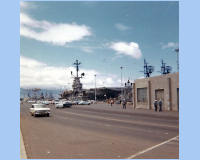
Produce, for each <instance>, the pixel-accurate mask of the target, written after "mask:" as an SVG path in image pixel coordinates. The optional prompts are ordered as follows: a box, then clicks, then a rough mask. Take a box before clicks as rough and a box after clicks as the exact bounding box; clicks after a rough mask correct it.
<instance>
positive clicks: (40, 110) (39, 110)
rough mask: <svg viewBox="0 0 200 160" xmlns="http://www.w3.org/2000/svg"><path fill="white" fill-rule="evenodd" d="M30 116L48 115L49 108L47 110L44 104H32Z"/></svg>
mask: <svg viewBox="0 0 200 160" xmlns="http://www.w3.org/2000/svg"><path fill="white" fill-rule="evenodd" d="M30 114H31V116H34V117H36V116H37V115H47V116H49V115H50V108H47V106H46V104H32V106H31V108H30Z"/></svg>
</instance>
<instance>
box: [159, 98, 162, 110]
mask: <svg viewBox="0 0 200 160" xmlns="http://www.w3.org/2000/svg"><path fill="white" fill-rule="evenodd" d="M159 112H162V101H161V100H160V102H159Z"/></svg>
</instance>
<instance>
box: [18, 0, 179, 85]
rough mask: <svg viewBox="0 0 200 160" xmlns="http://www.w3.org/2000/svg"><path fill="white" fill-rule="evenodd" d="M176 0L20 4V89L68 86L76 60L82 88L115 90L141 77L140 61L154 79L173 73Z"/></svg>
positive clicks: (176, 33) (174, 69)
mask: <svg viewBox="0 0 200 160" xmlns="http://www.w3.org/2000/svg"><path fill="white" fill-rule="evenodd" d="M177 48H179V2H178V1H175V2H170V1H160V2H159V1H158V2H156V1H154V2H151V1H149V2H148V1H145V2H142V1H140V2H134V1H127V2H124V1H122V2H120V1H111V2H106V1H99V2H95V1H89V2H84V1H82V2H80V1H79V2H76V1H75V2H67V1H63V2H50V1H46V2H39V1H38V2H37V1H35V2H20V87H21V88H33V87H39V88H47V89H53V88H54V89H55V88H56V89H59V88H60V86H66V87H67V88H71V87H70V86H69V85H68V83H70V85H71V84H72V81H73V79H72V78H71V71H73V73H74V74H75V73H76V71H75V67H74V66H73V63H74V62H75V61H76V60H79V62H82V65H81V67H80V72H79V75H80V74H81V73H82V72H84V73H85V76H84V78H82V79H81V82H82V83H83V88H93V87H94V85H95V77H94V75H97V77H96V85H97V87H103V86H105V87H120V86H121V69H120V68H119V67H121V66H123V67H124V68H123V69H122V76H123V84H124V83H125V82H127V80H128V79H130V80H131V82H134V79H138V78H142V77H144V74H143V73H142V72H140V71H141V70H143V61H144V58H145V59H146V61H147V62H149V65H153V66H154V67H155V72H153V73H152V75H151V76H158V75H160V73H159V72H157V71H160V67H161V59H163V60H164V62H165V63H166V64H167V65H169V66H171V67H172V72H176V71H177V63H176V61H177V54H176V53H175V52H173V50H174V49H177Z"/></svg>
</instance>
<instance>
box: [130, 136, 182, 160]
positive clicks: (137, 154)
mask: <svg viewBox="0 0 200 160" xmlns="http://www.w3.org/2000/svg"><path fill="white" fill-rule="evenodd" d="M178 137H179V135H178V136H176V137H174V138H171V139H169V140H167V141H164V142H162V143H160V144H157V145H155V146H153V147H150V148H147V149H146V150H144V151H140V152H138V153H136V154H134V155H132V156H130V157H128V158H127V159H132V158H134V157H136V156H139V155H141V154H143V153H145V152H148V151H150V150H152V149H154V148H157V147H159V146H161V145H164V144H166V143H169V142H171V141H173V140H176V139H177V138H178Z"/></svg>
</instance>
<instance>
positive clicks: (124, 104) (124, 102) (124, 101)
mask: <svg viewBox="0 0 200 160" xmlns="http://www.w3.org/2000/svg"><path fill="white" fill-rule="evenodd" d="M123 109H126V100H125V99H124V100H123Z"/></svg>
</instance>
